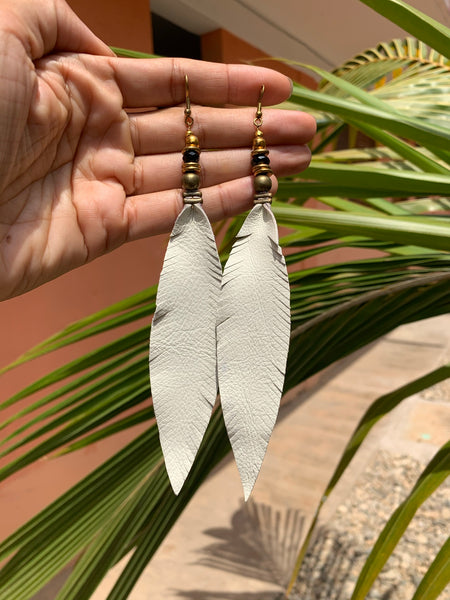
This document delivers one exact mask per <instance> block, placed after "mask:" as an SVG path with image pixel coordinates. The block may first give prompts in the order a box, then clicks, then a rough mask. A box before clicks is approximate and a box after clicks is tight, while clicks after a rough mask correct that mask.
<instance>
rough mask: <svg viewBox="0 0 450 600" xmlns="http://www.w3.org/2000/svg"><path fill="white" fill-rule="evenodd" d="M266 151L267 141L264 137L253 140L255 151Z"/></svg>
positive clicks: (256, 137)
mask: <svg viewBox="0 0 450 600" xmlns="http://www.w3.org/2000/svg"><path fill="white" fill-rule="evenodd" d="M265 149H266V140H265V139H264V138H263V137H262V136H259V135H257V136H255V137H254V138H253V150H258V151H260V150H265Z"/></svg>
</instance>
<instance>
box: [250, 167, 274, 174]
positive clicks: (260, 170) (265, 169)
mask: <svg viewBox="0 0 450 600" xmlns="http://www.w3.org/2000/svg"><path fill="white" fill-rule="evenodd" d="M272 172H273V171H272V169H271V168H270V165H253V166H252V173H253V175H272Z"/></svg>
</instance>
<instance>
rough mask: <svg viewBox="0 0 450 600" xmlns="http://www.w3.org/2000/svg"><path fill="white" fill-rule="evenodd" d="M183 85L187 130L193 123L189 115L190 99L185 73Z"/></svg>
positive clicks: (187, 79)
mask: <svg viewBox="0 0 450 600" xmlns="http://www.w3.org/2000/svg"><path fill="white" fill-rule="evenodd" d="M184 87H185V92H186V106H185V109H184V122H185V124H186V127H187V129H188V131H190V130H191V127H192V125H193V124H194V119H193V118H192V117H191V99H190V97H189V78H188V76H187V75H185V76H184Z"/></svg>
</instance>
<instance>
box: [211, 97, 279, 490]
mask: <svg viewBox="0 0 450 600" xmlns="http://www.w3.org/2000/svg"><path fill="white" fill-rule="evenodd" d="M263 93H264V86H262V87H261V91H260V95H259V101H258V108H257V111H256V116H255V119H254V121H253V123H254V125H255V127H256V132H255V136H254V139H253V148H252V158H251V165H252V172H253V175H254V188H255V195H254V204H255V206H254V207H253V209H252V210H251V211H250V214H249V215H248V217H247V218H246V220H245V221H244V224H243V226H242V228H241V230H240V231H239V233H238V235H237V239H236V242H235V243H234V245H233V248H232V250H231V253H230V257H229V258H228V261H227V264H226V266H225V270H224V273H223V278H222V290H221V296H220V302H219V316H218V326H217V365H218V378H219V391H220V398H221V403H222V410H223V416H224V419H225V425H226V428H227V432H228V436H229V438H230V442H231V446H232V448H233V453H234V456H235V459H236V463H237V467H238V470H239V474H240V476H241V480H242V484H243V488H244V496H245V499H246V500H247V499H248V497H249V495H250V493H251V491H252V489H253V486H254V484H255V481H256V478H257V476H258V473H259V471H260V468H261V464H262V461H263V458H264V455H265V452H266V449H267V444H268V442H269V438H270V435H271V433H272V430H273V427H274V425H275V421H276V418H277V414H278V408H279V404H280V399H281V394H282V391H283V384H284V374H285V369H286V360H287V354H288V349H289V337H290V302H289V300H290V296H289V281H288V275H287V270H286V263H285V260H284V257H283V254H282V251H281V248H280V246H279V245H278V228H277V224H276V221H275V217H274V215H273V212H272V209H271V201H272V194H271V193H270V190H271V187H272V181H271V179H270V175H271V174H272V171H271V168H270V160H269V157H268V154H269V153H268V150H267V147H266V142H265V140H264V136H263V132H262V131H261V126H262V111H261V102H262V96H263Z"/></svg>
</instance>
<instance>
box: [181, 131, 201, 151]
mask: <svg viewBox="0 0 450 600" xmlns="http://www.w3.org/2000/svg"><path fill="white" fill-rule="evenodd" d="M185 142H186V147H185V150H186V149H187V148H199V147H200V144H199V143H198V137H197V136H196V135H194V134H193V133H187V134H186V138H185Z"/></svg>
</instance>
